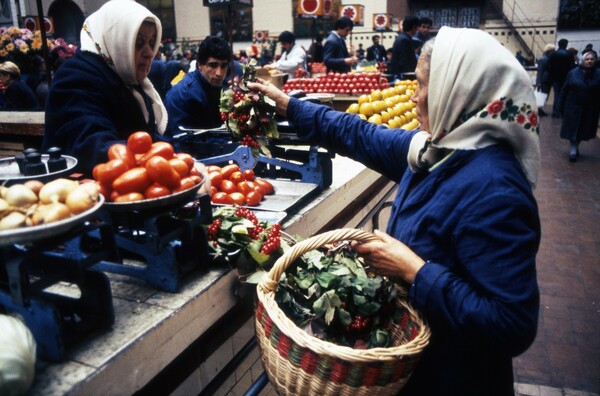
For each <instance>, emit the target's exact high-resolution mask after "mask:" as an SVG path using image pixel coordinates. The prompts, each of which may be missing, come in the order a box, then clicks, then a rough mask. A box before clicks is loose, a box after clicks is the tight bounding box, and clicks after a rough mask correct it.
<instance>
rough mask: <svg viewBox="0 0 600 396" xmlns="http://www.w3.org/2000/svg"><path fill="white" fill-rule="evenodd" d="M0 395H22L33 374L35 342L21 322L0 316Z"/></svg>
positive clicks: (31, 380) (27, 387) (29, 384)
mask: <svg viewBox="0 0 600 396" xmlns="http://www.w3.org/2000/svg"><path fill="white" fill-rule="evenodd" d="M0 329H2V331H0V345H2V348H0V395H10V396H13V395H24V394H26V392H27V390H28V389H29V387H30V386H31V383H32V382H33V377H34V373H35V352H36V351H35V350H36V344H35V340H34V338H33V336H32V334H31V331H29V329H28V328H27V327H26V326H25V324H24V323H23V322H21V321H20V320H18V319H15V318H13V317H10V316H6V315H0Z"/></svg>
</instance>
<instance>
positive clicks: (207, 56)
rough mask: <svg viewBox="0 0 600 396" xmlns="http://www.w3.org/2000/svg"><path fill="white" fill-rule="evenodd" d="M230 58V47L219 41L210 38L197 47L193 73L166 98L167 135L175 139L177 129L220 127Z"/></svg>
mask: <svg viewBox="0 0 600 396" xmlns="http://www.w3.org/2000/svg"><path fill="white" fill-rule="evenodd" d="M232 56H233V54H232V52H231V48H230V47H229V44H228V43H227V41H225V40H223V39H222V38H220V37H215V36H209V37H207V38H205V39H204V40H203V41H202V42H201V43H200V46H199V47H198V56H197V59H196V70H194V71H190V72H189V73H188V74H187V75H186V76H185V77H184V78H183V80H181V81H180V82H179V83H178V84H177V85H175V86H174V87H173V88H171V89H170V90H169V92H168V93H167V96H166V98H165V107H166V108H167V113H168V114H169V126H168V128H167V135H170V136H173V135H177V134H178V133H180V132H179V127H185V128H215V127H218V126H220V125H222V124H223V121H222V120H221V114H220V111H219V101H220V98H221V89H222V88H223V82H224V81H225V79H226V77H227V74H228V70H229V65H230V63H231V58H232Z"/></svg>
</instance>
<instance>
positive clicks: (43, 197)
mask: <svg viewBox="0 0 600 396" xmlns="http://www.w3.org/2000/svg"><path fill="white" fill-rule="evenodd" d="M78 185H79V183H77V182H76V181H74V180H69V179H62V178H61V179H56V180H52V181H51V182H49V183H46V184H44V187H42V188H41V190H40V201H41V202H42V203H45V204H49V203H52V202H65V199H67V195H69V193H70V192H71V191H73V190H75V188H77V186H78Z"/></svg>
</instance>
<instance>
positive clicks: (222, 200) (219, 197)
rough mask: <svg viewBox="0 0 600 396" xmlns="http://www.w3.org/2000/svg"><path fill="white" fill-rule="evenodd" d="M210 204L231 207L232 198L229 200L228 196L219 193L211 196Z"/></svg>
mask: <svg viewBox="0 0 600 396" xmlns="http://www.w3.org/2000/svg"><path fill="white" fill-rule="evenodd" d="M211 202H212V203H216V204H225V205H233V198H231V197H230V196H229V194H227V193H224V192H222V191H220V192H218V193H216V194H214V195H213V196H212V199H211Z"/></svg>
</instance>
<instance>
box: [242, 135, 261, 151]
mask: <svg viewBox="0 0 600 396" xmlns="http://www.w3.org/2000/svg"><path fill="white" fill-rule="evenodd" d="M242 146H248V147H257V148H258V147H260V143H258V142H257V141H256V140H255V139H254V138H253V137H252V136H250V135H245V136H244V137H243V138H242Z"/></svg>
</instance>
